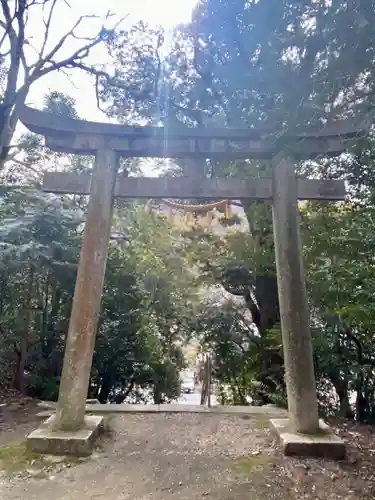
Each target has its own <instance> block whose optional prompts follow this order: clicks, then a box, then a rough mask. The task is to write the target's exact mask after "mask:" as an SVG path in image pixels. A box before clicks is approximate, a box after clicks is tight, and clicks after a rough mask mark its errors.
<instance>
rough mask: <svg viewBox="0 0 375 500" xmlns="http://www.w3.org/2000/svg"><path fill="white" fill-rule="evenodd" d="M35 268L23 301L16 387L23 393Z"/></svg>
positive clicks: (31, 273) (29, 275) (30, 274)
mask: <svg viewBox="0 0 375 500" xmlns="http://www.w3.org/2000/svg"><path fill="white" fill-rule="evenodd" d="M33 281H34V269H33V267H32V266H30V269H29V273H28V280H27V286H26V292H25V298H24V303H23V325H22V332H21V340H20V349H19V358H18V364H17V373H16V377H15V388H16V389H17V390H19V391H20V392H21V393H24V392H25V366H26V358H27V349H28V345H29V333H30V322H31V314H32V309H31V299H32V291H33Z"/></svg>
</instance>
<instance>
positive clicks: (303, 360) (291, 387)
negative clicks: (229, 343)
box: [20, 107, 361, 458]
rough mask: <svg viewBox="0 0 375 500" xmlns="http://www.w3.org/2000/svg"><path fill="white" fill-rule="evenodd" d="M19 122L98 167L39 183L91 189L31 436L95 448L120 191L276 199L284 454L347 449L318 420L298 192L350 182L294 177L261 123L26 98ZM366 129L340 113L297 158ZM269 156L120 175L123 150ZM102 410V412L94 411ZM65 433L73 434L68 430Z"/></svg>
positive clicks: (340, 189) (320, 196)
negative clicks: (247, 164) (107, 283)
mask: <svg viewBox="0 0 375 500" xmlns="http://www.w3.org/2000/svg"><path fill="white" fill-rule="evenodd" d="M20 120H21V122H22V123H23V124H24V125H25V126H26V127H27V128H28V129H29V130H30V131H32V132H35V133H37V134H41V135H43V136H44V137H45V140H46V145H47V146H48V147H49V148H50V149H52V150H54V151H60V152H66V153H72V154H85V155H93V156H95V166H94V168H93V170H92V173H89V174H86V173H85V174H75V173H47V174H45V178H44V187H43V189H44V190H45V191H48V192H53V193H61V194H63V193H72V194H73V193H75V194H87V195H90V199H89V205H88V212H87V220H86V225H85V231H84V236H83V243H82V249H81V255H80V261H79V267H78V274H77V281H76V287H75V293H74V299H73V307H72V312H71V318H70V324H69V330H68V335H67V342H66V349H65V357H64V365H63V371H62V377H61V385H60V392H59V399H58V405H57V412H56V415H55V416H54V417H52V418H51V419H50V420H49V421H47V422H46V423H45V424H43V425H42V426H41V427H40V428H39V429H37V430H36V431H34V432H33V433H32V434H31V435H30V436H29V437H28V444H29V446H30V447H31V448H32V449H34V450H37V451H41V452H48V453H51V452H52V453H76V454H87V453H90V450H91V445H92V442H93V439H94V438H95V437H96V434H97V432H98V427H99V424H100V419H98V418H97V417H87V416H86V417H85V408H86V397H87V391H88V386H89V379H90V371H91V365H92V358H93V350H94V344H95V335H96V329H97V324H98V316H99V311H100V303H101V295H102V290H103V281H104V274H105V268H106V260H107V252H108V243H109V236H110V227H111V213H112V202H113V198H114V197H119V198H134V199H140V198H152V199H156V198H179V199H182V198H195V199H197V198H204V199H216V200H217V199H228V200H230V199H252V200H272V206H273V227H274V237H275V249H276V250H275V251H276V267H277V281H278V290H279V302H280V315H281V327H282V337H283V349H284V360H285V374H286V386H287V395H288V410H289V420H275V421H273V426H274V427H275V428H276V430H277V432H278V434H279V437H280V439H281V442H282V444H283V448H284V451H285V453H287V454H313V455H329V456H335V457H337V458H341V457H342V456H343V454H344V453H345V448H344V444H343V443H342V442H341V441H340V440H339V439H338V438H336V437H334V436H333V435H331V434H330V433H329V431H328V430H327V429H326V427H324V429H323V430H322V426H324V424H323V423H322V422H320V421H319V417H318V406H317V395H316V385H315V376H314V367H313V353H312V343H311V334H310V327H309V311H308V304H307V295H306V286H305V276H304V269H303V263H302V258H301V249H300V229H299V220H298V211H297V200H298V199H302V200H342V199H344V197H345V185H344V181H336V180H335V181H333V180H325V181H321V180H308V179H297V178H296V176H295V172H294V164H293V161H292V160H291V158H290V156H283V155H282V152H281V151H280V146H278V144H277V141H276V140H274V139H273V138H272V137H271V136H270V135H269V134H267V133H266V132H265V131H262V130H250V129H239V130H231V129H229V130H228V129H209V128H205V129H186V128H181V129H180V130H179V129H174V130H172V131H169V130H168V131H166V130H164V129H163V128H154V127H139V128H137V127H124V126H121V125H115V124H104V123H94V122H88V121H83V120H74V119H70V118H63V117H57V116H53V115H50V114H47V113H44V112H41V111H38V110H35V109H32V108H28V107H25V108H24V109H23V110H22V112H21V114H20ZM359 132H361V131H360V130H358V129H356V128H350V127H349V128H348V125H347V124H346V123H343V122H338V123H336V124H335V126H334V127H331V128H326V129H324V130H320V131H319V130H318V131H317V130H309V131H304V132H301V133H299V134H298V135H295V136H294V137H289V138H287V139H288V142H289V143H291V144H293V148H292V151H293V157H294V158H295V157H297V158H300V159H303V158H305V159H307V158H312V157H316V156H317V155H321V154H325V155H332V156H335V155H338V154H340V153H342V152H343V151H344V150H345V148H346V146H347V141H348V140H349V139H351V138H352V137H353V136H354V135H358V133H359ZM119 156H123V157H168V158H191V159H195V160H201V161H203V160H205V159H207V158H213V159H227V160H234V159H245V158H246V159H247V158H255V159H269V160H271V161H273V170H272V178H269V179H259V180H238V179H200V180H199V182H197V179H190V178H178V179H165V178H117V158H118V157H119ZM95 418H96V420H95ZM68 438H69V439H68Z"/></svg>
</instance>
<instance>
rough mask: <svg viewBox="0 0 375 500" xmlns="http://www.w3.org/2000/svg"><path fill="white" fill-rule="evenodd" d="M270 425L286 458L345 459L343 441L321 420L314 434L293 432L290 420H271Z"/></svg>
mask: <svg viewBox="0 0 375 500" xmlns="http://www.w3.org/2000/svg"><path fill="white" fill-rule="evenodd" d="M270 423H271V428H272V429H273V430H274V432H275V433H276V435H277V437H278V439H279V441H280V444H281V447H282V449H283V452H284V454H285V455H287V456H299V457H315V458H318V457H319V458H330V459H333V460H342V459H343V458H345V454H346V449H345V443H344V441H343V440H342V439H341V438H339V437H338V436H336V434H334V433H333V432H332V430H331V429H330V427H329V426H328V425H327V424H326V423H325V422H324V421H323V420H319V430H318V432H317V433H316V434H300V433H297V432H294V431H293V429H292V426H291V423H290V420H289V419H287V418H281V419H272V420H271V421H270Z"/></svg>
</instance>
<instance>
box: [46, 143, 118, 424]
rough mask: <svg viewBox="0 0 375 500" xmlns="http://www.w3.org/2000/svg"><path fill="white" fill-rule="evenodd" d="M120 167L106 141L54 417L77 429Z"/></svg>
mask: <svg viewBox="0 0 375 500" xmlns="http://www.w3.org/2000/svg"><path fill="white" fill-rule="evenodd" d="M116 171H117V158H116V155H115V153H114V152H113V151H111V150H109V149H107V148H106V147H103V148H102V149H99V150H98V151H97V155H96V162H95V168H94V171H93V176H92V180H91V186H90V200H89V204H88V209H87V217H86V225H85V230H84V235H83V242H82V248H81V255H80V259H79V265H78V271H77V279H76V285H75V291H74V297H73V305H72V312H71V315H70V321H69V330H68V336H67V340H66V347H65V356H64V364H63V370H62V374H61V382H60V390H59V400H58V404H57V409H56V420H55V421H54V426H55V430H56V431H57V430H62V431H73V432H74V431H76V430H79V429H80V428H81V427H82V425H83V419H84V415H85V409H86V397H87V391H88V387H89V381H90V373H91V365H92V357H93V353H94V346H95V336H96V331H97V324H98V319H99V312H100V304H101V298H102V293H103V283H104V274H105V269H106V263H107V255H108V243H109V233H110V229H111V216H112V204H113V203H112V202H113V191H114V187H115V182H116Z"/></svg>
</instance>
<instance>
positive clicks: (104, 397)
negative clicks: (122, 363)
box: [98, 369, 114, 404]
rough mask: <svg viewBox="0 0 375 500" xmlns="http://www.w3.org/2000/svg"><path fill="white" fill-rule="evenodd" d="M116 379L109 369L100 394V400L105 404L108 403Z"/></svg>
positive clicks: (105, 374) (104, 376)
mask: <svg viewBox="0 0 375 500" xmlns="http://www.w3.org/2000/svg"><path fill="white" fill-rule="evenodd" d="M113 381H114V377H113V374H112V372H111V370H110V369H108V370H107V371H106V372H105V373H104V375H103V379H102V384H101V386H100V390H99V393H98V400H99V401H100V402H101V403H102V404H105V403H106V402H107V401H108V398H109V395H110V393H111V390H112V387H113Z"/></svg>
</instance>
